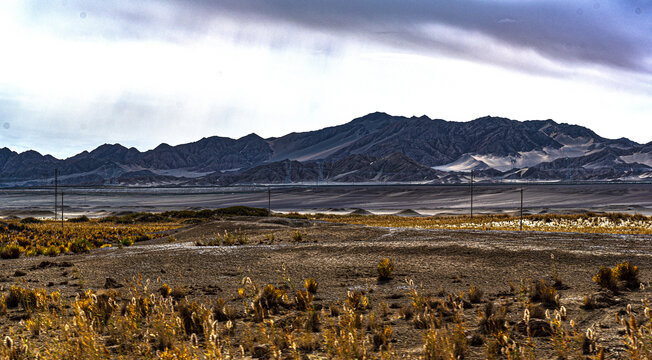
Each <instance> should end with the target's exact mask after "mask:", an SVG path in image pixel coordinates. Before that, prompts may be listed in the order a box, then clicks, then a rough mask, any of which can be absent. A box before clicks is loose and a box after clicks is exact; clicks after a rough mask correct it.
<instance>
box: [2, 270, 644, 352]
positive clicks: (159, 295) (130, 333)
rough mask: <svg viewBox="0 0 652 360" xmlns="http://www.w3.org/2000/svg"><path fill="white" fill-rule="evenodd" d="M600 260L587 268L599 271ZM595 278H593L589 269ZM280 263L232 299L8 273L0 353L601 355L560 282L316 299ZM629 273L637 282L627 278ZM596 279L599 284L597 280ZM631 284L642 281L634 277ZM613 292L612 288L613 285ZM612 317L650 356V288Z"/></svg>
mask: <svg viewBox="0 0 652 360" xmlns="http://www.w3.org/2000/svg"><path fill="white" fill-rule="evenodd" d="M612 270H613V272H614V273H615V274H614V279H615V285H614V287H613V289H612V290H610V291H613V292H621V291H636V290H637V289H638V286H640V284H639V282H638V277H637V270H636V266H634V265H632V264H629V263H622V264H619V265H617V266H616V267H615V268H614V269H612ZM602 272H603V271H602V270H599V271H598V273H597V274H596V276H598V274H600V273H602ZM594 280H595V281H596V283H600V280H599V279H598V278H594ZM293 284H294V281H293V279H290V278H289V277H287V275H283V277H282V278H281V279H279V283H277V284H271V283H268V284H258V283H257V282H256V281H255V280H252V279H251V278H249V277H244V278H243V279H242V281H241V283H240V287H239V288H238V290H237V294H233V295H234V296H233V300H232V301H225V300H224V299H222V298H217V299H214V300H208V299H192V298H190V297H189V296H188V295H187V293H186V292H185V291H180V290H178V289H174V290H173V289H172V288H171V287H170V286H168V285H167V284H164V283H161V282H160V280H157V281H150V280H143V279H142V278H141V277H135V278H133V279H132V280H131V282H130V283H128V284H127V285H126V287H125V288H124V289H118V290H115V289H109V290H99V291H96V290H92V289H88V290H82V289H80V290H79V291H78V293H77V294H76V296H74V297H72V298H69V299H64V298H63V297H62V295H61V293H60V292H59V291H53V292H48V291H46V290H45V289H39V288H30V287H29V286H27V284H24V283H22V284H21V283H19V284H15V285H12V286H11V287H10V288H9V289H8V290H5V291H4V292H3V293H2V298H1V299H0V314H1V315H2V316H3V318H4V320H3V322H5V323H6V322H9V326H8V327H5V329H8V330H7V331H6V334H5V337H4V341H3V342H2V344H0V354H1V355H2V356H3V357H4V358H9V359H28V358H39V359H50V358H51V359H104V358H110V357H111V358H160V359H195V358H198V359H227V358H242V357H254V358H272V359H287V358H291V359H303V358H305V357H306V355H311V356H320V357H323V358H336V359H391V358H423V359H464V358H469V357H475V358H477V357H484V358H488V359H536V358H540V357H541V356H544V355H545V356H550V355H554V357H556V358H559V359H589V358H594V359H603V358H605V356H606V355H607V354H606V353H605V347H604V346H603V344H602V343H601V337H600V331H601V329H600V327H599V326H597V327H596V326H595V324H594V325H591V326H589V327H587V328H581V327H580V326H579V325H578V323H580V321H581V318H582V317H585V316H587V312H590V311H592V310H591V309H585V310H582V312H576V313H574V314H570V313H569V312H568V311H567V310H566V308H565V307H564V306H563V305H561V304H560V301H559V300H560V294H559V293H558V292H557V290H556V289H555V288H554V287H552V286H549V285H547V284H546V283H545V281H543V280H537V281H534V280H531V281H524V282H523V283H522V284H521V287H520V289H515V290H514V291H513V293H510V294H503V295H502V296H500V297H499V298H497V299H494V300H486V299H483V293H482V290H480V289H479V288H478V287H476V286H471V288H470V289H469V291H468V297H469V300H470V301H467V300H466V298H465V296H464V294H463V293H460V294H452V293H446V292H440V293H439V294H438V295H437V296H426V295H423V293H424V289H423V288H422V287H420V286H417V285H416V284H415V283H414V282H413V281H411V280H405V281H404V284H403V287H404V288H405V298H406V299H407V300H408V302H407V303H406V304H404V305H403V306H400V307H394V308H391V307H389V306H388V305H387V304H386V303H384V302H383V303H372V302H371V301H370V300H369V297H368V296H367V295H368V294H369V293H370V292H373V287H370V288H368V289H367V290H360V291H349V292H348V293H347V294H346V295H345V296H344V297H342V298H341V299H340V300H339V301H337V302H333V303H330V304H323V303H318V302H317V301H315V297H316V296H317V294H318V293H317V283H316V282H315V280H314V279H305V281H303V282H298V284H302V285H305V286H302V287H300V288H296V287H294V285H293ZM634 284H637V287H634V286H633V285H634ZM600 285H602V284H600ZM641 288H642V286H641ZM612 294H613V293H612ZM609 296H613V295H609ZM613 316H614V317H616V318H617V321H618V323H619V324H620V325H621V326H622V331H621V332H620V336H621V341H622V343H623V344H624V347H623V350H624V351H623V352H621V353H619V354H611V355H618V356H617V357H618V358H629V359H648V358H649V357H650V356H652V325H651V322H652V312H651V311H650V305H649V299H647V298H643V299H642V302H641V303H640V304H627V305H624V304H623V306H622V309H615V310H614V314H613ZM406 325H407V326H408V327H412V328H414V329H415V330H416V331H418V332H420V333H421V338H422V346H421V347H420V349H418V350H416V351H414V350H412V351H409V350H408V351H406V349H400V350H399V349H395V348H394V343H395V334H394V330H393V328H394V327H395V326H406Z"/></svg>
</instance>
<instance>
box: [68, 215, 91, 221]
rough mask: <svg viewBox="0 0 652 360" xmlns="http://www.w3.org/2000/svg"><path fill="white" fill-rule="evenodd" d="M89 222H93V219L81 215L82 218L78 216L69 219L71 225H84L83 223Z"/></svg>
mask: <svg viewBox="0 0 652 360" xmlns="http://www.w3.org/2000/svg"><path fill="white" fill-rule="evenodd" d="M89 221H91V219H89V218H88V216H86V215H81V216H77V217H74V218H70V219H68V222H69V223H83V222H89Z"/></svg>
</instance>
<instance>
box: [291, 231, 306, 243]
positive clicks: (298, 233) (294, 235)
mask: <svg viewBox="0 0 652 360" xmlns="http://www.w3.org/2000/svg"><path fill="white" fill-rule="evenodd" d="M303 238H304V235H303V234H302V233H301V231H299V230H297V231H295V232H294V233H292V240H294V241H295V242H302V241H303Z"/></svg>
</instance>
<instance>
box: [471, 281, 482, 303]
mask: <svg viewBox="0 0 652 360" xmlns="http://www.w3.org/2000/svg"><path fill="white" fill-rule="evenodd" d="M483 295H484V291H482V289H480V288H479V287H477V286H475V285H471V287H470V288H469V301H470V302H472V303H474V304H477V303H479V302H482V296H483Z"/></svg>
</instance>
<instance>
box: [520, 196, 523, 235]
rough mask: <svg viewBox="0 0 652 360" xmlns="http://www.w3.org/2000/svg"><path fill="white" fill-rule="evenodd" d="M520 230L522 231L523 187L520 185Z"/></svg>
mask: <svg viewBox="0 0 652 360" xmlns="http://www.w3.org/2000/svg"><path fill="white" fill-rule="evenodd" d="M520 230H521V231H523V187H522V186H521V225H520Z"/></svg>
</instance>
